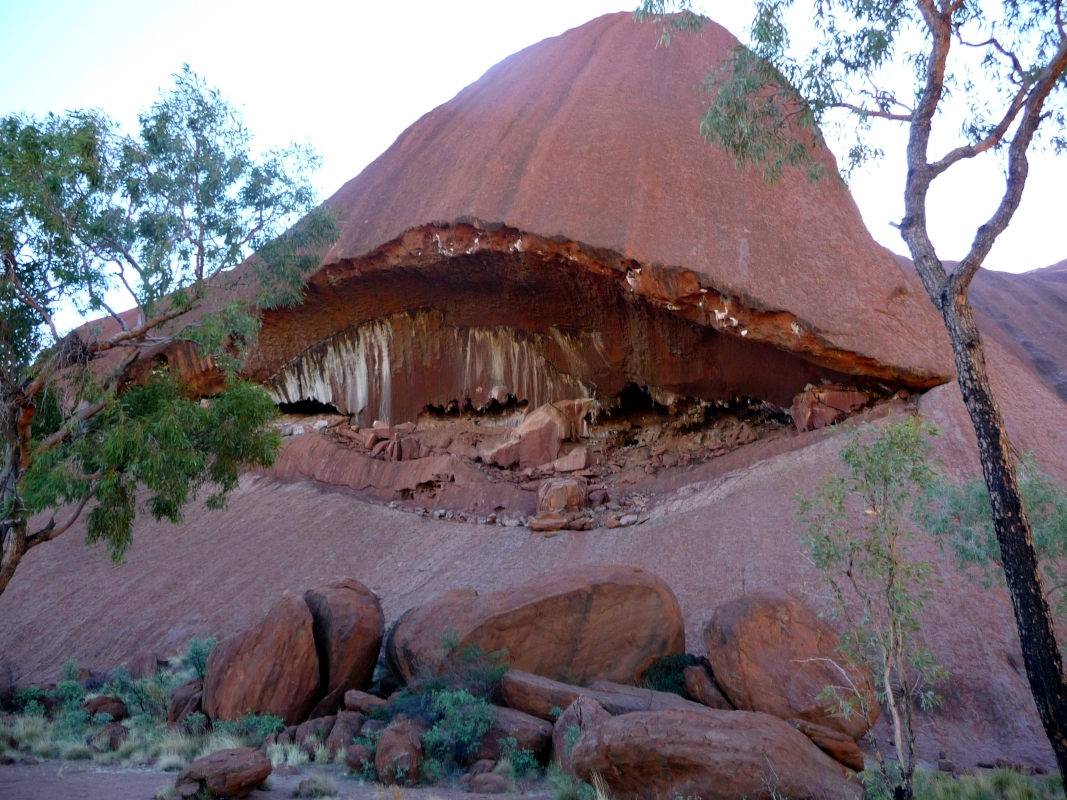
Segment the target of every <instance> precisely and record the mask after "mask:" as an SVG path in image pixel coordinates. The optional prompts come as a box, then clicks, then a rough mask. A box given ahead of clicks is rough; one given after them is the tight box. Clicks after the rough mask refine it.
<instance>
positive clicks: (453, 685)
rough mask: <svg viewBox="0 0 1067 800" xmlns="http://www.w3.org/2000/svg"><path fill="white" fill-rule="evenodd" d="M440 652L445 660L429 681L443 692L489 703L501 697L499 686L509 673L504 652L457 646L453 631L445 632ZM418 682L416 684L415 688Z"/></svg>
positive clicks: (474, 646)
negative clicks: (456, 691) (448, 691)
mask: <svg viewBox="0 0 1067 800" xmlns="http://www.w3.org/2000/svg"><path fill="white" fill-rule="evenodd" d="M441 648H442V649H443V650H444V651H445V653H446V656H445V658H444V660H443V662H442V666H441V668H440V671H439V672H438V673H436V674H434V675H433V676H432V677H431V678H430V679H429V680H430V681H436V682H438V683H439V684H441V685H443V687H444V688H446V689H451V690H460V689H462V690H464V691H466V692H469V693H470V694H472V695H474V696H475V697H481V698H483V699H485V700H490V701H492V700H493V698H494V697H498V696H499V694H500V682H501V681H502V680H504V675H505V673H507V671H508V664H507V657H508V651H507V650H498V651H496V652H495V653H486V652H485V650H484V649H483V648H482V647H480V646H479V645H476V644H466V645H462V646H461V645H460V643H459V637H458V635H457V633H456V632H455V630H454V629H451V628H449V629H447V630H446V631H445V634H444V636H442V637H441ZM419 683H421V681H418V680H416V681H415V682H414V684H415V685H418V684H419Z"/></svg>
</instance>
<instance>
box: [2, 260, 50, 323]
mask: <svg viewBox="0 0 1067 800" xmlns="http://www.w3.org/2000/svg"><path fill="white" fill-rule="evenodd" d="M4 263H5V265H6V267H7V268H6V269H5V270H4V281H5V282H7V283H8V284H10V285H11V287H12V288H13V289H14V290H15V293H16V294H17V295H18V296H19V299H20V300H22V302H23V303H25V304H26V305H28V306H29V307H30V308H32V309H33V310H34V311H36V312H37V313H38V314H39V315H40V316H41V319H42V320H43V321H44V323H45V324H46V325H47V326H48V328H49V330H51V331H52V337H53V338H54V339H55V340H56V341H57V342H58V341H59V332H58V331H57V330H56V324H55V322H53V321H52V315H51V314H49V313H48V312H47V311H46V310H45V308H44V307H43V306H42V305H41V304H40V303H38V302H37V300H36V299H35V298H34V297H33V295H31V294H30V293H29V292H27V291H26V288H25V287H24V286H23V285H22V281H20V280H19V276H18V274H17V273H16V272H15V255H14V254H13V253H4Z"/></svg>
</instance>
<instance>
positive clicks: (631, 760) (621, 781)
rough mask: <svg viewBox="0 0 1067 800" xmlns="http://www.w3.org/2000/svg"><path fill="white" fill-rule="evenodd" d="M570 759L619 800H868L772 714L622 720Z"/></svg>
mask: <svg viewBox="0 0 1067 800" xmlns="http://www.w3.org/2000/svg"><path fill="white" fill-rule="evenodd" d="M570 758H571V760H572V764H573V769H574V773H575V774H576V775H577V776H578V777H579V778H580V779H581V780H586V781H588V780H591V779H592V776H593V773H599V774H600V775H601V776H602V777H603V779H604V782H605V783H606V784H607V787H608V789H609V790H610V791H611V793H612V794H613V795H615V796H616V797H641V798H648V800H674V799H675V798H677V797H700V798H702V799H703V800H736V798H738V797H745V798H749V800H773V799H774V798H780V797H787V798H790V800H861V798H862V797H863V789H862V788H861V787H860V786H859V785H857V784H855V783H850V782H849V781H847V780H846V779H845V777H844V774H843V772H842V770H841V768H840V766H839V765H838V764H837V762H835V761H834V760H833V759H831V758H830V757H829V756H827V755H826V754H825V753H823V752H822V751H821V750H819V748H817V747H816V746H815V745H813V744H812V743H811V742H810V741H809V740H808V738H807V737H806V736H804V735H803V734H802V733H800V732H799V731H797V730H796V729H794V728H793V727H791V726H790V725H789V724H787V723H785V722H783V721H782V720H780V719H778V718H776V717H772V716H770V715H768V714H759V713H750V712H745V711H720V710H717V709H711V708H702V709H700V710H685V711H681V710H672V711H650V712H637V713H634V714H623V715H622V716H618V717H613V718H612V719H610V720H608V721H606V722H603V723H601V724H600V725H597V726H594V727H592V728H590V729H589V730H588V731H586V732H585V733H583V734H582V735H581V736H580V737H579V738H578V740H577V742H576V744H575V746H574V749H573V750H572V752H571V755H570Z"/></svg>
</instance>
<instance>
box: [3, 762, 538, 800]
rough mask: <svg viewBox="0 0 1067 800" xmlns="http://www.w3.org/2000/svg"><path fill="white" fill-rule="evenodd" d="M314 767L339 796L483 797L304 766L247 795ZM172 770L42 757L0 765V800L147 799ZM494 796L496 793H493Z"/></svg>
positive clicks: (273, 790) (284, 794)
mask: <svg viewBox="0 0 1067 800" xmlns="http://www.w3.org/2000/svg"><path fill="white" fill-rule="evenodd" d="M319 772H327V773H328V774H329V775H331V776H332V777H333V778H334V780H336V781H337V784H338V786H339V787H340V788H341V793H340V794H339V795H338V798H344V799H345V800H347V799H348V798H353V800H355V799H356V798H358V800H404V799H405V798H407V799H408V800H458V798H460V797H464V798H470V797H488V796H489V795H474V794H468V793H467V792H463V791H456V790H453V789H442V788H437V787H431V788H425V789H405V790H403V791H397V792H396V793H395V794H394V792H392V791H390V790H389V789H387V788H385V787H383V786H381V785H378V784H369V783H361V782H359V781H355V780H352V779H350V778H345V777H343V776H342V775H341V774H340V773H339V772H338V771H337V770H329V771H327V770H325V769H323V770H317V769H316V768H315V767H305V768H302V769H301V770H300V772H299V773H298V774H297V775H289V776H285V777H281V776H277V775H275V776H272V777H271V779H270V789H269V790H267V791H262V790H260V791H256V792H253V793H252V795H251V798H252V800H281V799H282V798H290V797H292V796H293V790H294V789H295V788H296V786H297V784H299V783H300V781H302V780H304V779H305V778H307V777H309V776H311V775H314V774H316V773H319ZM174 777H175V776H174V773H164V772H152V771H149V770H115V769H108V768H105V767H98V766H96V765H93V764H81V763H73V764H72V763H69V762H68V763H65V764H64V763H61V762H54V761H53V762H46V763H44V764H39V765H37V766H33V767H27V766H21V765H16V766H11V767H0V798H3V800H149V798H151V797H153V796H155V793H156V792H157V791H158V790H159V789H160V788H162V787H163V786H166V785H173V783H174ZM495 796H497V797H499V796H500V795H495ZM505 796H510V797H529V798H537V800H541V798H548V797H549V796H550V793H549V792H548V791H547V790H545V789H544V787H543V786H534V787H532V788H529V789H528V790H526V791H522V792H519V793H516V794H514V795H505Z"/></svg>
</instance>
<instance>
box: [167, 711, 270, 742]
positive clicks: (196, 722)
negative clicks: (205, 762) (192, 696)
mask: <svg viewBox="0 0 1067 800" xmlns="http://www.w3.org/2000/svg"><path fill="white" fill-rule="evenodd" d="M207 724H208V720H207V716H206V715H205V714H204V712H202V711H193V712H192V713H190V714H188V715H187V716H186V717H185V719H183V720H182V727H183V728H184V729H185V732H186V733H188V734H190V735H192V736H200V735H201V734H203V733H206V732H207ZM267 735H268V736H269V735H270V734H267Z"/></svg>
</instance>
